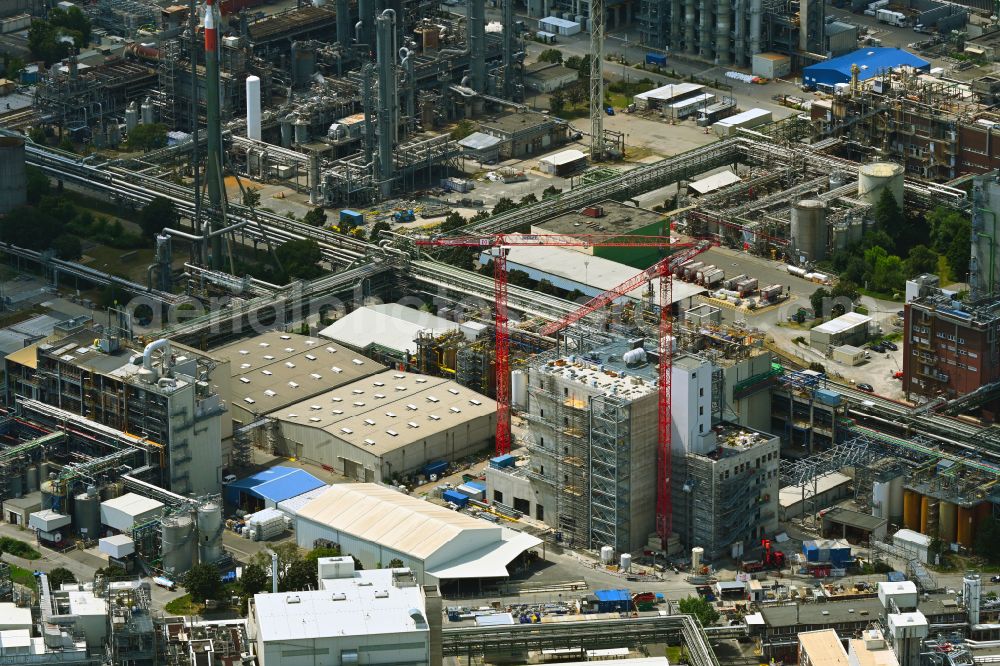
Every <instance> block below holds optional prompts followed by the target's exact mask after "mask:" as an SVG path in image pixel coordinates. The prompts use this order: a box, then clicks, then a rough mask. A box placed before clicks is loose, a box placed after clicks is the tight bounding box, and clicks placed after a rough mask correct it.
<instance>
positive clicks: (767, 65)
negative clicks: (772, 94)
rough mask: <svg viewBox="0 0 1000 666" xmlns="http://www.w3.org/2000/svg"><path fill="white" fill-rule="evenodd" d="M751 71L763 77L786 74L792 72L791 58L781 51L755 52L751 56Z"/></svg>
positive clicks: (769, 77)
mask: <svg viewBox="0 0 1000 666" xmlns="http://www.w3.org/2000/svg"><path fill="white" fill-rule="evenodd" d="M752 71H753V75H754V76H759V77H762V78H765V79H777V78H781V77H782V76H788V75H789V74H791V72H792V59H791V57H789V56H787V55H783V54H781V53H757V54H755V55H754V57H753V63H752Z"/></svg>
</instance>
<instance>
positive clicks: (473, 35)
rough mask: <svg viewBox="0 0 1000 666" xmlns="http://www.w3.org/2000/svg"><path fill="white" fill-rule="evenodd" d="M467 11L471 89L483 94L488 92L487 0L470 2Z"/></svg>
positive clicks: (472, 0) (471, 0) (470, 0)
mask: <svg viewBox="0 0 1000 666" xmlns="http://www.w3.org/2000/svg"><path fill="white" fill-rule="evenodd" d="M466 11H467V12H468V16H469V87H470V88H472V89H473V90H475V91H476V92H479V93H482V92H486V3H485V0H469V2H468V4H467V5H466ZM504 27H505V28H506V26H504ZM505 32H506V30H505Z"/></svg>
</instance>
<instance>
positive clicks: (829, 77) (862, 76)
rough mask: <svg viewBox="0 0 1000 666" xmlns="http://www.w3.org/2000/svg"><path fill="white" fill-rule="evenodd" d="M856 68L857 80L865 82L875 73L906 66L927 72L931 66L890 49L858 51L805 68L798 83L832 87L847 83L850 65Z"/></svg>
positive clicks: (922, 60)
mask: <svg viewBox="0 0 1000 666" xmlns="http://www.w3.org/2000/svg"><path fill="white" fill-rule="evenodd" d="M852 65H857V66H858V67H859V68H860V69H861V71H860V72H858V80H860V81H865V80H867V79H870V78H872V77H873V76H875V75H876V74H878V73H879V72H883V71H885V70H888V69H893V68H895V67H899V66H901V65H908V66H910V67H913V68H915V69H918V70H924V71H926V70H928V69H930V66H931V64H930V63H929V62H927V61H926V60H924V59H923V58H918V57H917V56H915V55H913V54H912V53H909V52H907V51H904V50H902V49H890V48H866V49H858V50H857V51H854V52H853V53H848V54H846V55H842V56H840V57H837V58H832V59H830V60H826V61H824V62H818V63H816V64H815V65H809V66H808V67H806V68H805V69H803V70H802V81H803V83H804V84H805V85H807V86H811V87H818V86H827V87H831V88H832V87H833V86H834V85H836V84H838V83H850V82H851V66H852Z"/></svg>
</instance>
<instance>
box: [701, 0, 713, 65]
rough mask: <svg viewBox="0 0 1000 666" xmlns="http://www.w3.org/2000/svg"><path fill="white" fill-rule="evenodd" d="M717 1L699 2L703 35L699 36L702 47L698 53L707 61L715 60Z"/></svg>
mask: <svg viewBox="0 0 1000 666" xmlns="http://www.w3.org/2000/svg"><path fill="white" fill-rule="evenodd" d="M715 1H716V0H698V9H699V11H700V12H701V15H700V18H701V34H700V35H699V37H700V38H701V39H700V42H701V45H700V46H699V47H698V52H699V53H700V54H701V57H702V58H705V59H706V60H714V58H713V54H714V53H715V50H714V49H713V47H712V42H713V40H714V39H715V20H714V19H715Z"/></svg>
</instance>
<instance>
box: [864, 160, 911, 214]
mask: <svg viewBox="0 0 1000 666" xmlns="http://www.w3.org/2000/svg"><path fill="white" fill-rule="evenodd" d="M903 174H904V169H903V167H901V166H900V165H898V164H893V163H892V162H875V163H874V164H862V165H861V166H860V167H859V168H858V198H859V199H861V200H862V201H865V202H867V203H870V204H871V205H873V206H874V205H875V204H877V203H878V200H879V198H880V197H881V196H882V190H884V189H885V188H889V191H890V192H892V196H893V197H895V199H896V204H897V205H899V208H900V210H902V209H903Z"/></svg>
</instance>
